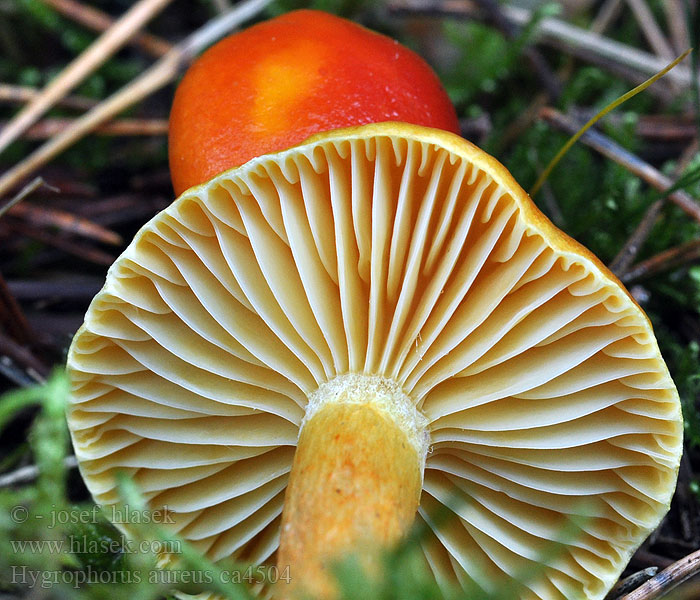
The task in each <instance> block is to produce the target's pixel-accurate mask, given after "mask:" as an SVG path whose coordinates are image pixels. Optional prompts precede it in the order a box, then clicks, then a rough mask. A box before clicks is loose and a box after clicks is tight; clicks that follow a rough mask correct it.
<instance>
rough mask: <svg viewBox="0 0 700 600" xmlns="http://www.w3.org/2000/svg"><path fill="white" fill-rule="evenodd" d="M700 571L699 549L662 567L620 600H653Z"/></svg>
mask: <svg viewBox="0 0 700 600" xmlns="http://www.w3.org/2000/svg"><path fill="white" fill-rule="evenodd" d="M698 572H700V550H698V551H697V552H693V553H692V554H689V555H688V556H686V557H684V558H682V559H681V560H679V561H676V562H675V563H673V564H672V565H671V566H670V567H668V568H667V569H664V570H663V571H661V573H659V574H658V575H655V576H654V577H652V578H651V579H650V580H649V581H647V582H646V583H644V584H642V585H641V586H639V587H638V588H637V589H636V590H634V591H633V592H630V593H629V594H626V595H625V596H623V597H622V598H621V599H620V600H654V599H655V598H660V597H661V596H663V595H664V594H666V593H667V592H669V591H671V590H672V589H673V588H675V587H676V586H678V585H680V584H681V583H683V582H684V581H685V580H686V579H688V578H690V577H692V576H693V575H695V574H697V573H698Z"/></svg>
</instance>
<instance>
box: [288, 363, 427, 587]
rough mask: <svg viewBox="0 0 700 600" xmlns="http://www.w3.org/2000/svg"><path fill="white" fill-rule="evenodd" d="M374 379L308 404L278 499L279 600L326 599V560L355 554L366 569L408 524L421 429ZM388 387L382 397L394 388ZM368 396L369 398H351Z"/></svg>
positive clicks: (353, 379) (417, 484)
mask: <svg viewBox="0 0 700 600" xmlns="http://www.w3.org/2000/svg"><path fill="white" fill-rule="evenodd" d="M370 379H372V380H374V381H373V382H370V383H371V385H369V386H368V385H366V384H367V380H370ZM377 380H379V378H369V377H367V378H366V377H363V376H346V379H345V380H344V381H343V382H342V384H341V386H340V391H339V388H338V386H335V387H334V388H333V390H332V393H331V395H332V397H333V398H332V400H331V401H328V402H325V401H324V402H322V403H321V404H320V406H319V405H318V404H316V405H315V406H314V398H313V397H312V398H311V402H310V405H311V406H312V411H310V412H311V414H310V413H307V420H306V422H305V424H304V426H303V428H302V430H301V434H300V436H299V443H298V447H297V451H296V454H295V456H294V463H293V465H292V472H291V476H290V480H289V485H288V487H287V492H286V496H285V507H284V513H283V517H282V533H281V540H280V549H279V552H278V558H277V562H278V568H279V570H280V572H282V571H283V569H286V568H287V567H289V570H288V571H287V572H288V573H289V576H290V579H291V583H290V584H289V585H284V586H280V588H279V589H278V591H277V595H278V597H280V598H290V597H295V594H298V593H300V592H304V593H311V594H313V595H315V596H318V597H322V598H328V597H333V596H334V593H335V591H334V586H333V584H332V583H331V581H332V576H331V575H330V573H329V569H330V564H331V563H332V562H333V561H334V560H337V559H339V558H341V557H342V556H343V555H345V554H347V553H350V552H355V553H357V555H358V556H359V557H361V561H362V563H363V566H365V567H369V568H371V565H372V562H373V560H374V559H376V558H378V555H379V551H380V550H381V548H386V547H388V546H390V545H391V544H393V543H395V542H397V541H398V540H399V539H400V538H401V537H402V536H403V535H404V534H405V533H406V532H407V530H408V529H409V528H410V526H411V524H412V523H413V520H414V518H415V514H416V511H417V509H418V502H419V498H420V491H421V486H422V479H423V464H424V460H425V449H424V439H425V429H424V428H423V427H420V428H419V429H416V427H415V424H416V423H422V421H421V419H420V418H418V419H416V418H407V416H408V417H411V416H413V417H417V416H419V415H418V413H417V411H415V409H414V408H413V406H412V405H411V406H410V407H409V406H407V405H406V404H405V403H404V404H403V409H404V410H403V411H397V410H396V404H394V405H392V404H391V402H387V401H386V400H387V393H386V392H387V386H386V385H385V384H386V383H387V381H386V380H381V381H382V382H384V386H383V389H378V387H377V386H376V385H375V384H376V383H377ZM358 382H361V384H360V385H358ZM348 384H349V385H348ZM325 385H329V384H325ZM393 385H394V389H391V390H390V391H389V394H388V396H389V397H390V398H391V396H392V393H393V392H395V391H396V389H398V386H395V384H393ZM322 388H323V386H322ZM379 388H382V385H381V384H380V385H379ZM328 391H329V390H328V389H325V390H321V392H322V393H324V392H328ZM368 392H369V394H370V397H369V398H362V397H358V394H360V396H361V394H362V393H368ZM377 392H379V393H377ZM382 394H384V398H381V396H382ZM402 395H403V394H402ZM378 397H379V398H380V401H377V399H378ZM403 398H404V399H407V397H406V396H405V395H403ZM393 399H395V396H394V398H393ZM324 400H327V398H324ZM406 408H410V410H411V411H412V413H413V415H411V414H410V413H408V412H407V411H406V410H405V409H406ZM411 421H413V422H411Z"/></svg>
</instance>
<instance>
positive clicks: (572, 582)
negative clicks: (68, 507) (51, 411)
mask: <svg viewBox="0 0 700 600" xmlns="http://www.w3.org/2000/svg"><path fill="white" fill-rule="evenodd" d="M68 368H69V372H70V376H71V380H72V402H71V405H70V408H69V414H68V420H69V425H70V430H71V434H72V437H73V441H74V444H75V451H76V455H77V456H78V458H79V461H80V469H81V472H82V474H83V477H84V479H85V481H86V483H87V485H88V487H89V489H90V491H91V492H92V494H93V496H94V497H95V500H96V501H97V502H98V503H100V504H103V505H111V504H114V503H117V502H118V500H119V498H118V494H117V490H116V488H115V478H114V474H115V472H116V471H117V470H121V471H126V472H127V473H129V474H130V475H131V477H133V479H134V480H135V481H136V482H137V483H138V484H139V485H140V486H141V489H142V490H143V492H144V495H145V498H146V500H147V502H148V505H149V506H150V507H151V508H153V509H157V508H161V507H167V509H168V511H169V514H170V515H172V516H173V517H174V520H175V524H174V525H173V526H172V529H173V531H175V532H177V533H179V534H180V535H181V536H182V537H183V538H185V539H186V540H188V541H189V542H191V543H192V544H193V545H194V546H196V547H197V548H199V549H200V550H201V552H202V553H204V554H205V555H206V556H208V557H209V558H211V559H212V560H214V561H218V560H222V559H226V558H233V559H238V560H245V561H250V562H253V563H265V562H266V561H267V562H270V561H273V560H274V556H275V553H276V552H277V553H278V558H277V559H278V565H279V566H280V568H282V567H285V566H287V565H290V574H291V577H292V579H293V580H294V581H295V582H296V584H297V586H296V587H293V588H292V591H295V590H298V589H299V587H300V586H301V587H303V589H306V590H309V591H310V592H313V593H319V594H321V595H332V584H331V583H330V580H329V576H328V574H327V570H326V569H327V565H328V561H329V560H332V559H333V558H337V557H338V556H340V555H342V553H343V552H346V551H352V550H358V549H360V550H361V549H364V548H368V547H377V546H385V545H389V544H391V543H393V542H395V541H396V540H398V539H399V538H400V537H401V536H402V535H403V534H404V533H405V532H406V530H407V529H408V528H409V527H410V526H411V524H412V523H413V522H414V519H415V520H418V521H423V522H425V523H426V524H427V525H428V527H429V528H430V530H431V534H430V536H429V538H427V539H425V540H424V542H423V546H422V549H423V551H424V555H425V559H426V563H427V565H429V568H430V569H431V570H432V571H433V573H434V575H435V577H436V579H437V581H438V583H439V584H441V585H448V584H449V583H450V582H455V581H456V582H458V583H459V584H461V585H462V586H464V587H465V588H469V589H476V590H483V591H486V592H490V591H494V590H497V589H502V588H499V587H498V586H499V585H503V583H504V582H505V583H506V584H507V585H509V586H511V589H513V590H514V592H515V595H516V596H517V597H519V598H528V599H530V598H537V599H542V600H544V599H547V600H551V599H574V598H587V599H589V600H594V599H600V598H603V597H604V596H605V594H606V591H607V590H608V589H609V588H610V587H611V586H612V585H613V583H614V582H615V581H616V580H617V578H618V577H619V575H620V573H621V571H622V570H623V568H624V566H625V565H626V563H627V561H628V560H629V558H630V556H631V554H632V553H633V552H634V550H635V549H636V548H637V547H638V545H639V544H640V543H641V542H642V541H643V540H644V539H645V537H646V536H647V535H648V534H649V532H650V531H651V530H652V529H654V528H655V527H656V526H657V524H658V523H659V521H660V519H661V518H662V517H663V515H664V514H665V513H666V511H667V510H668V507H669V503H670V500H671V496H672V493H673V490H674V487H675V481H676V476H677V470H678V465H679V460H680V454H681V445H682V420H681V411H680V404H679V399H678V394H677V391H676V389H675V387H674V384H673V382H672V380H671V378H670V376H669V374H668V371H667V368H666V366H665V364H664V362H663V360H662V358H661V356H660V353H659V349H658V346H657V343H656V340H655V338H654V335H653V332H652V328H651V325H650V323H649V320H648V319H647V317H646V316H645V315H644V313H643V312H642V310H641V309H640V308H639V306H638V305H637V304H636V303H635V301H634V300H633V298H632V297H631V296H630V295H629V293H628V292H627V291H626V290H625V288H624V287H623V286H622V285H621V284H620V282H619V281H618V280H617V279H616V278H615V277H614V275H612V274H611V273H610V272H609V271H608V270H607V269H606V268H605V267H604V266H603V265H602V264H601V263H600V262H599V261H598V260H597V259H596V258H595V257H594V256H593V255H592V254H591V253H590V252H589V251H587V250H586V249H584V248H583V247H582V246H580V245H579V244H578V243H577V242H575V241H574V240H572V239H570V238H569V237H567V236H566V235H565V234H563V233H562V232H560V231H559V230H557V229H556V228H555V227H554V226H553V225H552V224H551V223H550V222H549V221H548V220H547V219H546V218H545V217H544V216H543V215H542V214H541V213H540V212H539V211H538V210H537V208H536V207H535V206H534V204H533V203H532V201H531V200H530V198H529V197H528V196H527V194H525V193H524V192H523V190H522V189H521V188H520V187H519V186H518V184H517V183H516V182H515V180H514V179H513V178H512V176H511V175H510V174H509V173H508V172H507V170H506V169H505V168H504V167H503V166H502V165H500V163H498V162H497V161H496V160H495V159H493V158H492V157H490V156H488V155H487V154H485V153H484V152H483V151H481V150H479V149H478V148H476V147H475V146H473V145H472V144H470V143H469V142H467V141H465V140H463V139H461V138H459V137H458V136H456V135H453V134H450V133H446V132H443V131H438V130H434V129H429V128H424V127H419V126H413V125H408V124H402V123H381V124H373V125H366V126H362V127H356V128H350V129H344V130H337V131H332V132H328V133H323V134H319V135H316V136H314V137H312V138H310V139H309V140H308V141H307V142H305V143H303V144H302V145H299V146H296V147H293V148H290V149H288V150H285V151H282V152H279V153H276V154H270V155H265V156H261V157H258V158H255V159H253V160H251V161H250V162H248V163H246V164H245V165H243V166H241V167H238V168H235V169H232V170H230V171H227V172H225V173H223V174H221V175H219V176H217V177H215V178H213V179H212V180H210V181H209V182H207V183H206V184H203V185H201V186H198V187H195V188H192V189H190V190H188V191H187V192H185V193H184V194H183V195H182V196H181V197H180V198H179V199H178V200H177V201H175V202H174V203H173V204H172V205H171V206H170V207H168V208H167V209H165V210H164V211H163V212H162V213H160V214H159V215H157V216H156V217H154V218H153V219H152V220H151V221H150V222H149V223H148V224H147V225H145V226H144V227H143V229H142V230H141V231H140V232H139V233H138V234H137V236H136V238H135V239H134V241H133V242H132V243H131V244H130V246H129V247H128V248H127V249H126V251H125V252H124V254H122V256H121V257H120V258H119V259H118V260H117V261H116V263H115V264H114V265H113V266H112V267H111V269H110V270H109V273H108V276H107V280H106V283H105V286H104V288H103V289H102V291H101V292H100V293H99V294H98V295H97V296H96V297H95V299H94V300H93V302H92V304H91V305H90V308H89V310H88V312H87V315H86V317H85V323H84V325H83V326H82V327H81V329H80V330H79V332H78V333H77V335H76V336H75V339H74V341H73V344H72V346H71V349H70V353H69V358H68ZM285 491H286V496H285ZM456 494H460V495H461V496H462V497H463V498H466V499H467V500H466V501H465V502H456V503H455V502H453V500H454V499H455V496H456ZM441 507H448V510H449V511H451V512H452V513H453V518H452V519H446V520H438V519H434V518H433V515H435V513H436V511H438V509H440V508H441ZM280 538H281V539H280ZM371 545H373V546H371ZM278 548H279V549H278ZM292 591H288V590H284V589H283V590H282V591H281V593H282V594H287V593H292Z"/></svg>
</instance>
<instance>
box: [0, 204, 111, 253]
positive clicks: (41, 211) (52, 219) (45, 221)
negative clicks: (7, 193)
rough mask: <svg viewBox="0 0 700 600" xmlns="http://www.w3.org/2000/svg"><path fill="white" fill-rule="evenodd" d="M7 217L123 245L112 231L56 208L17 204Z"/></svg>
mask: <svg viewBox="0 0 700 600" xmlns="http://www.w3.org/2000/svg"><path fill="white" fill-rule="evenodd" d="M7 216H8V217H10V216H11V217H18V218H20V219H23V220H25V221H28V222H30V223H33V224H34V225H38V226H44V227H55V228H56V229H59V230H60V231H63V232H65V233H72V234H74V235H79V236H81V237H85V238H88V239H91V240H95V241H98V242H102V243H104V244H111V245H113V246H119V245H121V244H122V243H123V240H122V237H121V236H120V235H119V234H117V233H115V232H114V231H111V230H110V229H107V228H105V227H102V226H101V225H98V224H96V223H93V222H92V221H89V220H88V219H85V218H82V217H79V216H78V215H74V214H73V213H70V212H66V211H64V210H59V209H56V208H48V207H45V206H34V205H31V204H17V205H15V206H13V207H12V208H11V209H10V210H9V211H8V213H7Z"/></svg>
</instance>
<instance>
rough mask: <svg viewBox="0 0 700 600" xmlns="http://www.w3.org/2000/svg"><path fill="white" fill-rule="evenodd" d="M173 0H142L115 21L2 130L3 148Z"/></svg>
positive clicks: (0, 134)
mask: <svg viewBox="0 0 700 600" xmlns="http://www.w3.org/2000/svg"><path fill="white" fill-rule="evenodd" d="M170 1H171V0H139V2H137V3H136V4H134V6H132V7H131V8H130V9H129V10H128V11H127V12H126V13H124V15H123V16H122V17H121V18H120V19H119V20H118V21H115V23H114V25H113V26H112V27H111V28H110V29H108V30H107V31H106V32H105V33H103V34H102V35H101V36H100V37H99V38H97V40H95V41H94V42H93V43H92V44H91V45H90V46H89V47H88V48H87V49H86V50H85V51H84V52H83V53H81V54H80V56H78V57H77V58H76V59H75V60H73V62H71V63H70V64H69V65H68V66H67V67H66V68H65V69H63V71H61V73H60V74H59V75H57V76H56V78H55V79H53V80H52V81H51V83H49V84H48V85H47V86H46V87H45V88H44V89H43V91H42V92H41V94H40V95H39V96H38V97H37V98H35V99H34V100H33V101H32V102H30V103H29V104H28V105H26V106H25V107H24V108H23V109H22V110H21V111H20V112H19V113H17V115H15V117H14V118H13V119H12V121H10V122H9V123H8V124H7V126H6V127H5V128H4V129H2V131H0V152H2V151H3V150H4V149H5V148H7V146H9V145H10V144H11V143H12V142H13V141H15V140H16V139H17V138H18V137H19V136H20V135H22V133H23V132H24V131H26V130H27V129H28V128H29V127H31V125H32V124H33V123H35V122H36V121H37V120H38V119H39V118H40V117H41V115H43V114H44V113H45V112H46V111H47V110H48V109H50V108H51V107H52V106H53V105H54V104H55V103H56V102H57V101H58V100H59V99H60V98H63V96H65V95H66V94H68V92H70V90H72V89H73V88H74V87H75V86H76V85H78V84H79V83H80V82H81V81H83V79H85V77H87V76H88V75H89V74H90V73H92V72H93V71H94V70H95V69H97V68H98V67H99V66H100V65H101V64H102V63H104V62H105V61H106V60H107V59H108V58H109V57H110V56H111V55H112V54H114V53H115V52H116V51H117V50H118V49H119V48H121V47H122V46H123V45H124V43H125V42H126V41H127V40H129V39H130V38H132V37H133V36H134V35H135V34H136V32H137V31H138V30H139V29H140V28H141V27H142V26H143V25H144V24H145V23H146V21H148V20H149V19H150V18H151V17H153V16H155V14H156V13H157V12H158V11H159V10H161V9H162V8H163V7H164V6H165V5H166V4H168V3H169V2H170Z"/></svg>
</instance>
